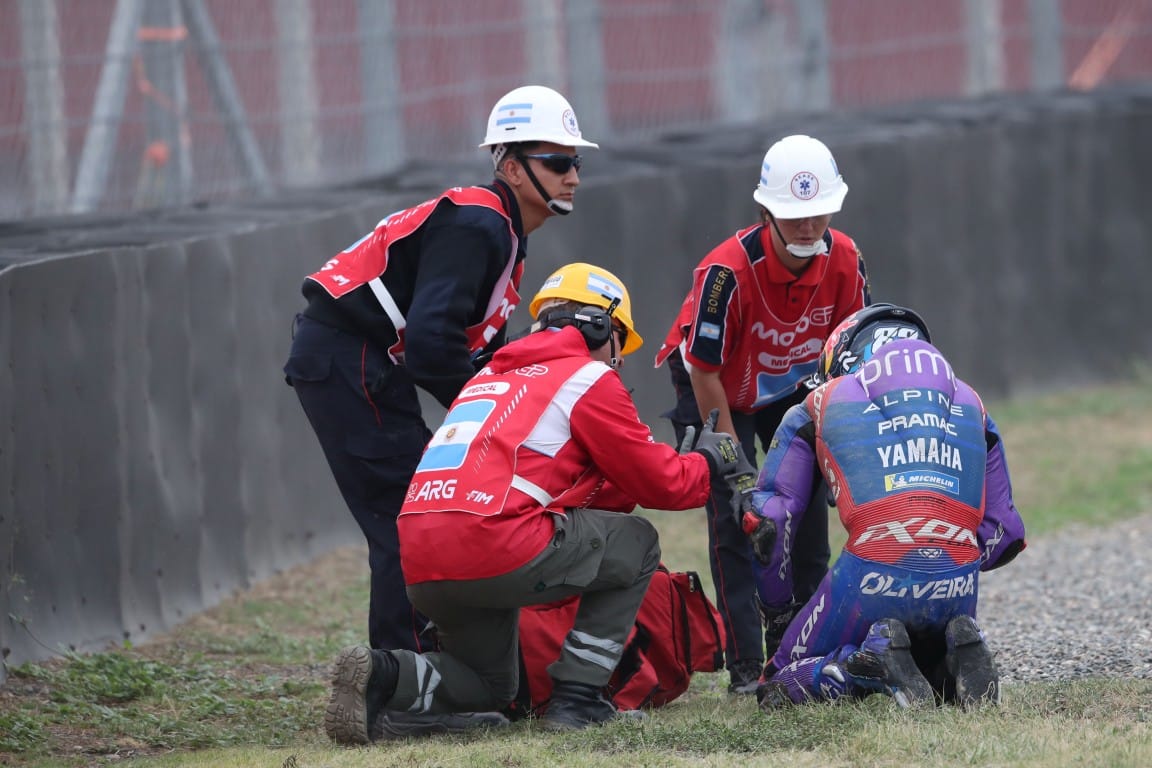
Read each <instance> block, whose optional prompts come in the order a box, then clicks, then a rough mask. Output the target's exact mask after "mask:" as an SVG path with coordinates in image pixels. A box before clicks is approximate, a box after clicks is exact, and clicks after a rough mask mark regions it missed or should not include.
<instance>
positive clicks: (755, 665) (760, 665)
mask: <svg viewBox="0 0 1152 768" xmlns="http://www.w3.org/2000/svg"><path fill="white" fill-rule="evenodd" d="M763 672H764V660H763V659H740V660H739V661H734V662H732V666H730V667H728V679H729V681H730V682H729V683H728V693H738V694H753V693H756V689H757V688H758V687H759V685H760V676H761V675H762V674H763Z"/></svg>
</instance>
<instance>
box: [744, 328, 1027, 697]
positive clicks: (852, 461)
mask: <svg viewBox="0 0 1152 768" xmlns="http://www.w3.org/2000/svg"><path fill="white" fill-rule="evenodd" d="M821 477H823V479H824V480H825V481H826V482H827V486H828V488H829V491H830V493H831V495H832V497H833V498H834V499H835V501H836V506H837V509H838V510H839V512H840V520H841V522H842V523H843V525H844V528H845V530H846V531H847V532H848V540H847V542H846V544H845V546H844V550H843V552H842V553H841V554H840V556H839V558H838V559H837V562H836V564H835V565H834V566H833V568H832V570H831V571H830V572H829V573H828V575H827V576H825V578H824V580H823V582H822V583H821V585H820V588H819V589H818V590H817V591H816V594H815V595H813V596H812V598H811V599H810V600H809V601H808V603H807V604H806V605H805V606H804V607H803V608H802V609H801V610H800V611H799V612H798V613H797V615H796V617H795V618H794V619H793V621H792V623H791V624H790V625H789V627H788V629H787V631H786V632H785V634H784V638H783V641H782V642H781V643H780V648H779V650H778V651H777V653H776V655H775V656H774V657H773V658H772V660H771V665H770V667H769V668H768V670H766V674H772V673H773V671H775V676H774V677H773V679H778V680H779V681H780V682H783V683H785V685H786V686H787V687H788V688H789V692H790V695H792V697H793V699H794V700H796V701H800V700H803V699H804V698H811V697H816V698H833V697H835V696H836V695H838V694H839V693H840V692H842V690H843V688H839V689H837V687H835V686H831V687H830V686H829V685H827V683H828V681H827V680H822V678H821V674H820V673H821V670H822V667H823V666H824V664H825V663H827V662H829V661H833V660H836V659H841V658H843V657H844V656H845V655H846V654H847V653H850V652H851V651H852V650H855V648H856V646H857V645H858V644H859V643H860V642H861V641H862V640H863V639H864V637H865V635H866V634H867V632H868V628H869V626H870V625H871V624H872V623H873V622H875V621H877V620H880V619H884V618H894V619H899V620H900V621H902V622H903V623H904V624H905V626H906V627H907V629H908V632H909V635H910V636H911V637H912V638H913V641H914V647H915V646H917V645H918V646H919V648H920V649H922V650H923V651H924V652H926V653H927V657H926V658H925V659H924V664H926V665H931V664H932V663H934V661H933V659H932V656H933V655H934V654H938V655H939V656H941V657H942V656H943V653H944V639H943V637H944V628H945V625H946V624H947V623H948V620H949V619H950V618H952V617H953V616H956V615H959V614H967V615H969V616H972V617H973V618H975V616H976V596H977V586H978V573H979V571H981V570H990V569H992V568H996V567H998V566H1000V565H1004V564H1005V563H1007V562H1008V561H1009V560H1011V559H1012V558H1013V557H1015V556H1016V554H1017V553H1019V552H1020V550H1022V549H1023V548H1024V523H1023V521H1022V520H1021V518H1020V515H1019V513H1018V512H1017V511H1016V507H1015V505H1014V504H1013V501H1012V487H1011V483H1010V480H1009V476H1008V468H1007V465H1006V463H1005V459H1004V451H1003V446H1002V444H1001V441H1000V435H999V433H998V432H997V430H996V426H995V424H994V423H993V422H992V420H991V419H990V418H989V417H988V416H987V414H986V412H985V410H984V405H983V403H982V402H981V401H980V397H979V395H977V394H976V392H975V391H974V390H973V389H972V388H971V387H970V386H969V385H967V384H965V383H964V382H963V381H960V380H959V379H956V378H955V376H954V375H953V372H952V368H951V366H950V365H949V364H948V361H947V360H946V359H945V358H944V357H943V355H941V354H940V352H939V351H937V350H936V348H935V347H933V346H931V345H930V344H928V343H927V342H924V341H921V340H916V339H910V340H903V341H895V342H892V343H890V344H887V345H885V346H884V347H883V349H882V350H880V351H878V352H877V354H876V355H875V356H874V357H873V358H872V359H870V360H868V361H867V362H865V363H864V364H863V365H862V366H861V367H860V369H859V370H858V371H856V372H855V373H853V374H850V375H845V376H841V377H840V378H837V379H833V380H832V381H830V382H828V383H827V384H825V385H824V386H822V387H820V388H819V389H817V390H815V391H813V392H812V393H810V394H809V396H808V397H807V399H806V400H805V401H804V402H803V403H801V404H799V405H796V406H794V407H793V408H792V409H791V410H790V411H789V412H788V414H787V415H786V416H785V418H784V420H783V422H782V423H781V425H780V428H779V429H778V430H777V431H776V436H775V438H774V439H773V441H772V444H771V446H770V449H769V451H768V454H767V456H766V457H765V460H764V464H763V467H762V468H761V470H760V476H759V481H758V483H757V491H756V493H755V494H754V495H753V504H754V508H755V511H756V512H757V513H758V514H759V515H761V516H762V517H764V518H767V519H768V520H770V521H772V522H773V523H774V525H775V528H776V534H777V535H776V540H775V546H774V549H773V551H772V555H771V558H770V560H769V561H768V562H766V563H757V564H756V578H757V591H758V592H759V595H760V599H761V601H762V602H763V603H764V604H765V605H767V606H774V605H781V606H782V605H786V604H787V603H789V602H790V601H791V600H792V594H793V592H792V564H791V562H790V561H789V555H788V553H789V552H790V545H791V538H792V536H793V535H794V533H795V531H796V528H797V526H798V524H799V522H800V520H799V518H800V516H801V515H803V514H804V510H805V509H806V508H807V507H808V501H809V497H810V496H811V494H812V492H813V489H814V488H816V487H818V481H819V480H820V478H821ZM917 662H918V663H921V659H920V658H919V657H918V658H917ZM822 683H823V685H822Z"/></svg>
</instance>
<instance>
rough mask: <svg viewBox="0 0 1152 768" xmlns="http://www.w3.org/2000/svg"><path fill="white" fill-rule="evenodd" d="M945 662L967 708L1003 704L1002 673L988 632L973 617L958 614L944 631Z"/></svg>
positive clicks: (962, 702) (957, 698) (957, 694)
mask: <svg viewBox="0 0 1152 768" xmlns="http://www.w3.org/2000/svg"><path fill="white" fill-rule="evenodd" d="M944 640H945V642H946V643H947V644H948V652H947V654H946V655H945V656H944V663H945V665H946V666H947V667H948V675H949V676H950V677H952V678H953V679H954V680H955V682H956V700H957V701H958V702H959V704H960V706H962V707H964V708H965V709H971V708H976V707H979V706H980V705H981V704H985V703H987V704H999V703H1000V675H999V673H998V672H997V670H996V663H995V662H994V661H993V660H992V652H991V651H989V650H988V646H987V644H986V643H985V642H984V633H983V632H982V631H981V630H980V627H979V626H977V625H976V622H975V621H974V620H973V619H972V617H971V616H956V617H954V618H953V619H952V620H951V621H949V622H948V626H947V628H946V629H945V630H944Z"/></svg>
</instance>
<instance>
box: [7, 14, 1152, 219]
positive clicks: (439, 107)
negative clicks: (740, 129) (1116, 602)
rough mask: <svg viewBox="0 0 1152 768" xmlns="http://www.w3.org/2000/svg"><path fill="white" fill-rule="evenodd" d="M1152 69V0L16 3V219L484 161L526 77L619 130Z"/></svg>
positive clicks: (11, 96) (12, 128) (596, 125)
mask: <svg viewBox="0 0 1152 768" xmlns="http://www.w3.org/2000/svg"><path fill="white" fill-rule="evenodd" d="M1134 79H1140V80H1147V79H1152V0H0V220H4V219H8V220H10V219H19V218H24V217H28V216H35V215H47V214H60V213H85V212H91V211H126V210H132V209H140V208H150V207H156V206H169V205H182V204H188V203H193V202H198V201H226V200H229V199H235V198H238V197H242V196H243V197H250V196H253V195H269V194H273V193H275V191H276V190H277V189H281V188H284V187H298V186H311V185H322V184H331V183H337V182H344V181H352V180H356V179H363V178H368V177H372V176H377V175H381V174H385V173H388V172H390V171H395V170H397V169H398V168H401V167H403V166H404V165H405V164H407V163H410V162H414V161H419V160H420V159H427V158H438V157H445V156H451V157H463V156H465V155H466V153H468V152H478V150H475V149H474V147H475V145H476V144H477V143H478V141H479V139H480V137H481V134H482V130H483V125H484V121H485V119H486V117H487V113H488V110H489V108H490V107H491V105H492V103H493V102H494V101H495V99H496V98H497V97H498V96H499V95H500V94H502V93H503V92H505V91H507V90H509V89H511V88H513V87H515V86H517V85H522V84H526V83H541V84H546V85H551V86H553V87H556V88H557V89H559V90H561V91H562V92H563V93H564V94H565V95H566V96H568V98H569V100H570V101H571V102H572V103H573V106H574V107H575V109H576V111H577V113H578V115H579V116H580V121H581V127H582V128H583V129H584V132H585V133H586V134H587V135H588V136H590V137H592V138H594V139H595V140H597V141H600V142H602V143H604V142H613V141H617V142H625V141H627V142H631V141H637V140H642V139H643V138H644V137H645V136H653V135H659V134H665V133H667V132H669V131H674V130H676V129H685V128H699V127H700V126H703V125H709V124H715V123H738V122H749V121H756V120H761V119H766V118H771V117H774V116H778V115H781V114H786V113H794V112H799V111H804V112H816V113H819V112H823V111H827V110H835V109H854V108H861V107H869V106H879V105H884V104H891V103H897V102H906V101H913V100H921V99H938V98H958V97H965V96H979V95H983V94H987V93H994V92H1002V91H1024V90H1046V89H1057V88H1063V87H1071V88H1082V89H1085V88H1093V87H1096V86H1098V85H1100V84H1103V83H1111V82H1118V81H1124V80H1134ZM813 131H814V132H818V129H817V128H813Z"/></svg>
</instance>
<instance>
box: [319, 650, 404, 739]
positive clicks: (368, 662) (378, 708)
mask: <svg viewBox="0 0 1152 768" xmlns="http://www.w3.org/2000/svg"><path fill="white" fill-rule="evenodd" d="M399 677H400V663H399V662H398V661H396V657H395V656H393V655H392V654H390V653H388V652H387V651H377V650H372V649H370V648H368V647H366V646H363V645H352V646H349V647H347V648H345V649H344V650H342V651H340V655H339V656H337V657H336V664H335V666H334V667H333V669H332V695H331V696H330V697H329V699H328V707H327V709H325V710H324V731H325V732H326V733H327V734H328V738H330V739H332V741H334V742H336V743H337V744H367V743H368V742H369V741H371V733H370V732H369V727H370V726H372V725H373V724H375V722H376V720H377V718H378V717H379V715H380V713H381V712H382V711H383V709H384V704H385V703H386V702H387V701H388V699H390V698H392V694H393V693H395V691H396V681H397V680H398V679H399Z"/></svg>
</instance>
